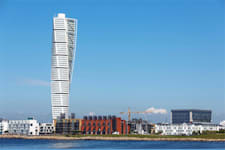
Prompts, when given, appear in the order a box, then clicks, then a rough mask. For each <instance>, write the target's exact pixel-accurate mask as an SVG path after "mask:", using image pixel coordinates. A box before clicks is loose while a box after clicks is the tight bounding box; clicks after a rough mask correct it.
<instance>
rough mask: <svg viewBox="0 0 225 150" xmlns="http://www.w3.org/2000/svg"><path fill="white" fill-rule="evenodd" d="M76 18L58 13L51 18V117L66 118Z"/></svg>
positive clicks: (75, 37)
mask: <svg viewBox="0 0 225 150" xmlns="http://www.w3.org/2000/svg"><path fill="white" fill-rule="evenodd" d="M76 39H77V20H76V19H71V18H66V17H65V14H58V16H57V17H54V19H53V42H52V65H51V102H52V118H53V119H57V117H59V116H60V114H61V113H64V114H65V117H66V118H68V114H69V93H70V83H71V80H72V73H73V63H74V59H75V52H76Z"/></svg>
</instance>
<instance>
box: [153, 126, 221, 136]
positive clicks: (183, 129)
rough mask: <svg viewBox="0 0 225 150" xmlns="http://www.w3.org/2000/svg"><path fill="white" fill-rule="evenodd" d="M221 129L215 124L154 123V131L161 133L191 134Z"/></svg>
mask: <svg viewBox="0 0 225 150" xmlns="http://www.w3.org/2000/svg"><path fill="white" fill-rule="evenodd" d="M220 129H223V127H222V126H220V125H217V124H187V123H183V124H156V125H155V133H160V134H162V135H192V134H193V132H196V133H202V132H203V131H219V130H220Z"/></svg>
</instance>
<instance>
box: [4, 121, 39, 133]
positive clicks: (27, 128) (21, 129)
mask: <svg viewBox="0 0 225 150" xmlns="http://www.w3.org/2000/svg"><path fill="white" fill-rule="evenodd" d="M8 124H9V125H8V133H9V134H18V135H39V123H38V122H37V120H33V119H28V120H9V122H8Z"/></svg>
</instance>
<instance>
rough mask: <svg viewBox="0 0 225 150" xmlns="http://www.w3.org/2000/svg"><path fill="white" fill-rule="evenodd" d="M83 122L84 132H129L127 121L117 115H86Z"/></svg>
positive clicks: (82, 130) (82, 129) (82, 128)
mask: <svg viewBox="0 0 225 150" xmlns="http://www.w3.org/2000/svg"><path fill="white" fill-rule="evenodd" d="M81 122H82V123H81V133H82V134H112V133H117V134H128V133H129V126H128V124H127V122H126V121H125V120H121V118H120V117H116V116H108V117H107V116H98V117H97V116H84V118H83V120H82V121H81Z"/></svg>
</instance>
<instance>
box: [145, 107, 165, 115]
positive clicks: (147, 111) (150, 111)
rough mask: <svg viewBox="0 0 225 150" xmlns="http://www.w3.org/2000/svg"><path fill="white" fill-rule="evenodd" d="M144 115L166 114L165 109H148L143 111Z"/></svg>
mask: <svg viewBox="0 0 225 150" xmlns="http://www.w3.org/2000/svg"><path fill="white" fill-rule="evenodd" d="M144 112H145V113H153V114H167V111H166V109H162V108H160V109H156V108H154V107H151V108H148V109H146V110H145V111H144Z"/></svg>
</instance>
